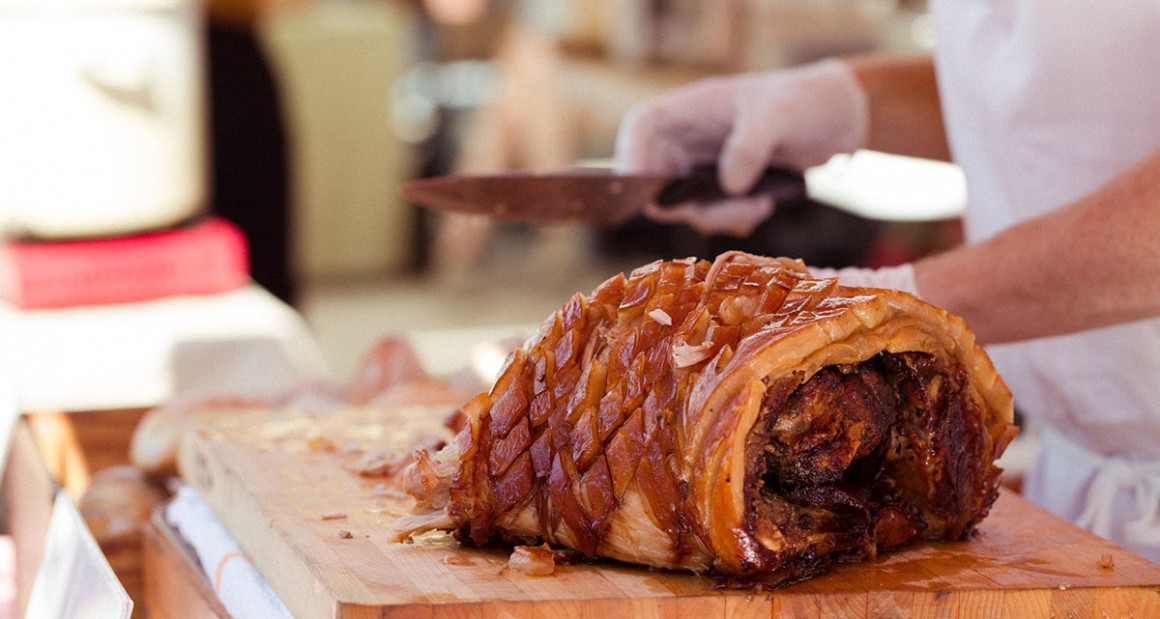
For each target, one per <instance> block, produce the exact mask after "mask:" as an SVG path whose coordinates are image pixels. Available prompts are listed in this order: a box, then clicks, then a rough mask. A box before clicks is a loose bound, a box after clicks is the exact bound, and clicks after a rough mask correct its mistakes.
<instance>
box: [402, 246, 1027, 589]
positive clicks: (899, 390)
mask: <svg viewBox="0 0 1160 619" xmlns="http://www.w3.org/2000/svg"><path fill="white" fill-rule="evenodd" d="M462 413H463V414H462V416H461V420H462V426H461V429H460V431H459V433H458V434H457V436H456V439H455V440H453V441H452V442H450V443H449V444H448V445H447V446H446V447H444V448H443V449H441V450H439V451H437V452H429V451H416V452H415V454H414V455H413V461H412V463H411V464H410V465H408V467H407V468H406V469H405V470H404V472H403V475H404V484H405V486H406V488H407V491H408V492H409V493H410V494H411V495H412V496H413V497H415V507H414V510H413V513H411V514H409V515H408V516H406V517H404V518H403V519H402V520H400V521H399V522H398V523H397V524H396V526H395V530H394V536H395V539H397V540H400V541H401V540H405V539H407V537H408V536H410V535H412V534H416V533H421V532H426V531H431V530H436V529H438V530H445V531H453V532H454V533H455V534H456V535H457V536H458V537H459V538H460V539H461V540H462V541H465V542H468V543H473V544H476V545H483V544H487V543H489V542H491V541H493V540H501V541H506V542H509V543H547V544H549V545H550V546H551V547H553V548H562V547H565V548H570V549H574V550H575V551H578V552H579V553H582V554H583V555H586V556H588V557H608V558H612V559H617V560H620V561H626V562H631V563H637V564H643V565H648V566H653V567H658V568H671V569H680V570H692V571H695V572H706V573H711V574H715V575H718V576H721V577H722V582H723V583H725V584H726V585H737V586H764V587H778V586H782V585H785V584H789V583H793V582H797V581H800V580H803V579H805V578H809V577H811V576H814V575H816V574H819V573H822V572H824V571H825V570H826V569H827V568H828V567H829V566H830V565H832V564H833V563H835V562H848V561H859V560H864V559H868V558H872V557H874V556H876V554H877V553H878V552H881V551H884V550H888V549H891V548H896V547H899V546H902V545H904V544H907V543H909V542H912V541H914V540H919V539H950V540H957V539H964V538H966V537H967V536H968V535H969V533H970V532H971V531H972V530H973V528H974V527H975V525H977V524H978V523H979V522H980V521H981V520H982V519H983V518H984V517H985V516H986V515H987V513H988V511H989V510H990V508H991V505H992V504H993V503H994V501H995V499H996V498H997V497H998V484H999V476H1000V473H1001V470H1000V469H999V468H998V467H997V466H995V464H994V461H995V460H996V459H997V458H998V457H999V456H1000V455H1001V454H1002V452H1003V450H1004V449H1005V448H1006V446H1007V445H1008V444H1009V443H1010V441H1011V440H1012V439H1013V438H1014V436H1015V434H1016V432H1017V430H1016V429H1015V427H1014V426H1013V425H1012V414H1013V407H1012V399H1011V394H1010V391H1009V390H1008V388H1007V387H1006V385H1005V384H1004V383H1003V381H1002V379H1001V378H1000V377H999V376H998V374H997V373H996V372H995V368H994V366H993V365H992V363H991V361H990V359H989V358H988V357H987V355H986V354H985V353H984V351H983V350H982V349H981V348H979V347H978V346H977V345H976V344H975V341H974V336H973V334H972V332H971V331H970V329H969V328H968V327H967V325H966V324H965V323H964V322H963V320H962V319H961V318H959V317H957V316H954V315H952V314H949V313H948V312H946V311H944V310H942V309H940V308H937V307H934V306H932V305H929V304H927V303H924V302H922V301H920V300H918V299H917V298H915V297H914V296H912V295H909V294H906V293H903V292H897V291H891V290H881V289H873V288H852V287H845V286H841V285H839V284H838V282H837V280H835V279H820V278H815V277H812V276H811V275H810V273H809V271H808V270H807V269H806V268H805V266H804V265H803V264H802V263H800V262H798V261H795V260H790V259H787V258H768V257H761V256H754V255H750V254H746V253H741V252H730V253H726V254H722V255H721V256H719V257H718V258H717V259H716V260H715V261H713V262H709V261H706V260H696V259H692V258H689V259H684V260H674V261H658V262H654V263H652V264H648V265H645V266H643V267H640V268H638V269H636V270H634V271H633V272H632V273H631V274H629V275H628V276H627V277H625V276H624V275H618V276H616V277H613V278H611V279H609V280H608V281H606V282H604V283H603V284H601V285H600V286H599V287H598V288H596V290H595V291H593V292H592V294H591V295H590V296H588V297H585V296H583V295H579V294H578V295H576V296H574V297H573V298H572V299H571V300H569V301H568V302H567V304H565V305H564V307H562V308H561V309H560V310H558V311H557V312H555V313H554V314H553V315H552V316H550V317H549V318H548V319H547V320H546V321H544V322H543V324H542V325H541V326H540V328H539V330H538V332H537V333H536V334H535V335H534V336H532V337H531V338H530V339H529V340H528V341H527V342H526V343H525V344H524V345H523V346H522V347H521V348H519V349H517V350H515V351H514V352H513V353H512V354H511V355H510V356H509V358H508V360H507V364H506V366H505V368H504V369H503V371H502V372H501V374H500V376H499V378H498V379H497V380H496V382H495V384H494V386H493V387H492V388H491V390H490V391H488V392H487V393H483V394H480V395H479V396H477V397H475V398H474V399H472V400H470V401H469V402H468V403H467V404H466V405H465V406H464V407H463V409H462Z"/></svg>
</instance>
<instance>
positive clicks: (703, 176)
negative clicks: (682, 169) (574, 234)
mask: <svg viewBox="0 0 1160 619" xmlns="http://www.w3.org/2000/svg"><path fill="white" fill-rule="evenodd" d="M401 191H402V194H403V196H404V197H405V198H407V199H408V200H410V201H412V202H414V203H416V204H420V205H422V206H425V207H428V208H433V209H437V210H443V211H454V212H460V213H473V214H478V215H486V216H489V217H494V218H496V219H502V220H506V221H514V222H521V223H533V224H541V223H551V222H560V221H576V222H585V223H591V224H596V225H600V226H617V225H620V224H623V223H624V222H626V221H628V220H629V219H631V218H632V217H633V216H634V215H636V214H638V213H639V212H640V211H641V210H643V209H644V207H645V205H646V204H649V203H654V204H657V205H659V206H662V207H665V206H673V205H676V204H682V203H685V202H704V203H709V204H711V203H713V202H714V201H718V200H721V199H723V198H725V197H727V196H726V194H725V192H724V191H723V190H722V189H721V187H720V185H719V184H718V182H717V168H716V166H713V165H703V166H697V167H695V168H693V169H691V170H690V171H689V172H688V173H686V174H682V175H677V176H673V175H663V174H624V173H618V172H614V171H611V170H606V169H594V168H577V169H570V170H562V171H553V172H541V173H535V172H512V173H504V174H493V175H451V176H438V177H431V178H424V179H416V180H412V181H408V182H406V183H403V185H402V187H401ZM762 193H764V194H769V195H770V196H771V197H773V199H774V201H775V202H785V201H790V200H799V199H802V198H804V197H805V196H806V183H805V178H804V177H803V176H802V175H801V174H800V173H798V172H793V171H790V170H785V169H780V168H770V169H768V170H766V171H765V173H764V174H763V175H762V176H761V178H760V179H759V180H758V182H757V183H756V184H755V185H754V187H753V189H752V190H750V192H749V194H748V195H757V194H762Z"/></svg>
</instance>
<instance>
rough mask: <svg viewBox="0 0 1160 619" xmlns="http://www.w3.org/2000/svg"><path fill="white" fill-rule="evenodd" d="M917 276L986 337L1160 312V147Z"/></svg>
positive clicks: (1000, 338) (1055, 330)
mask: <svg viewBox="0 0 1160 619" xmlns="http://www.w3.org/2000/svg"><path fill="white" fill-rule="evenodd" d="M915 277H916V280H917V284H918V289H919V290H920V291H921V292H922V296H923V297H924V298H925V299H927V300H928V301H930V302H932V303H934V304H936V305H941V306H943V307H945V308H947V309H948V310H950V311H952V312H955V313H957V314H960V315H962V316H963V317H964V318H966V319H967V322H968V323H969V324H970V325H971V327H972V329H973V330H974V331H975V333H976V334H977V335H978V337H979V339H980V341H981V342H985V343H998V342H1007V341H1015V340H1021V339H1029V338H1035V337H1044V336H1050V335H1060V334H1064V333H1071V332H1075V331H1081V330H1085V329H1091V328H1096V327H1102V326H1108V325H1112V324H1117V323H1121V322H1127V321H1132V320H1139V319H1143V318H1149V317H1153V316H1160V151H1157V152H1156V153H1153V154H1152V155H1151V156H1149V157H1148V158H1146V159H1145V160H1144V161H1142V162H1140V163H1139V164H1138V165H1136V166H1135V167H1133V168H1132V169H1130V170H1129V171H1127V172H1125V173H1124V174H1122V175H1121V176H1119V177H1117V178H1116V179H1115V180H1113V181H1112V182H1110V183H1108V184H1107V185H1106V186H1104V187H1103V188H1101V189H1099V190H1097V191H1096V192H1094V193H1092V194H1090V195H1089V196H1086V197H1084V198H1082V199H1080V200H1078V201H1077V202H1075V203H1073V204H1071V205H1068V206H1066V207H1063V208H1061V209H1059V210H1058V211H1055V212H1053V213H1050V214H1048V215H1045V216H1043V217H1039V218H1036V219H1033V220H1029V221H1027V222H1024V223H1022V224H1020V225H1018V226H1015V227H1013V228H1011V229H1009V230H1007V231H1005V232H1003V233H1001V234H999V235H996V236H995V237H993V238H991V239H989V240H987V241H984V242H982V243H978V244H974V245H967V246H963V247H960V248H958V249H955V250H952V251H950V252H947V253H945V254H941V255H938V256H934V257H931V258H928V259H925V260H922V261H920V262H918V263H917V264H916V265H915Z"/></svg>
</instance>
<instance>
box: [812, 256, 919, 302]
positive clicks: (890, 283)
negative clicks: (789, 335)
mask: <svg viewBox="0 0 1160 619" xmlns="http://www.w3.org/2000/svg"><path fill="white" fill-rule="evenodd" d="M810 274H811V275H813V276H814V277H836V278H838V283H839V284H842V285H843V286H854V287H859V288H886V289H888V290H901V291H903V292H909V293H910V294H912V295H914V296H916V297H919V298H921V297H922V295H920V294H919V293H918V284H916V283H915V280H914V265H913V264H911V263H909V262H908V263H906V264H900V265H898V266H894V267H883V268H879V269H865V268H860V267H845V268H842V269H829V268H818V267H810Z"/></svg>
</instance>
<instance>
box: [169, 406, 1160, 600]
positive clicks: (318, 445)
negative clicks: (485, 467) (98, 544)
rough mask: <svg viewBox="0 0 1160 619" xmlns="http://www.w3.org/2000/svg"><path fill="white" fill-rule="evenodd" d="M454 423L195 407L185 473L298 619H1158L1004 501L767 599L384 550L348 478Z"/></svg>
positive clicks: (1065, 539)
mask: <svg viewBox="0 0 1160 619" xmlns="http://www.w3.org/2000/svg"><path fill="white" fill-rule="evenodd" d="M448 412H450V411H447V410H444V409H424V408H422V407H411V408H409V409H407V410H402V411H390V412H389V413H388V412H384V411H375V410H368V409H353V408H352V409H346V410H341V411H334V412H327V413H305V412H293V411H284V410H270V409H260V408H257V409H244V410H230V411H227V412H224V413H223V412H212V411H206V412H202V413H199V414H197V415H195V416H194V417H193V418H192V419H191V425H192V427H191V431H189V432H187V433H186V436H185V440H184V441H183V444H182V447H181V453H180V458H179V461H180V466H181V470H182V475H183V477H184V479H185V480H186V481H187V482H188V483H189V484H191V485H192V486H193V487H194V488H195V489H196V490H197V491H198V492H199V493H200V494H201V495H202V497H203V498H204V499H205V500H206V501H207V502H208V503H209V504H210V506H211V507H212V508H213V510H214V512H215V513H216V514H217V516H218V517H219V518H220V519H221V520H222V522H223V523H224V524H225V526H226V527H227V528H228V529H229V530H230V532H231V533H232V534H233V535H234V536H235V537H236V538H237V540H238V543H239V544H240V545H241V547H242V548H243V549H244V550H245V552H246V553H247V554H248V555H249V557H250V559H251V560H252V561H253V563H254V564H255V565H256V566H257V567H258V568H259V569H260V570H261V571H262V573H263V574H264V575H265V576H266V578H267V580H269V582H270V584H271V585H272V586H273V588H274V590H275V591H276V592H278V594H279V595H280V596H281V597H282V599H283V600H284V601H285V603H286V605H287V606H288V607H289V608H290V609H291V610H292V611H293V612H294V614H295V616H296V617H301V618H304V619H309V618H322V617H359V618H362V617H424V618H427V617H430V618H436V617H438V618H444V617H495V616H507V617H532V616H550V617H590V616H599V617H662V616H663V617H673V616H676V617H710V616H712V617H795V618H796V617H818V618H821V617H826V618H831V617H833V618H839V619H846V618H863V617H866V618H870V617H875V618H877V617H913V618H926V617H971V618H974V617H996V618H1002V617H1010V618H1012V619H1021V618H1025V617H1028V618H1030V617H1074V618H1086V617H1092V618H1100V619H1102V618H1104V617H1113V618H1116V617H1139V618H1143V617H1160V566H1157V565H1155V564H1152V563H1150V562H1148V561H1145V560H1144V559H1142V558H1140V557H1138V556H1136V555H1134V554H1132V553H1130V552H1128V551H1126V550H1124V549H1122V548H1119V547H1117V546H1114V545H1112V544H1110V543H1108V542H1106V541H1104V540H1102V539H1100V538H1097V537H1095V536H1093V535H1090V534H1088V533H1086V532H1084V531H1081V530H1080V529H1078V528H1076V527H1074V526H1072V525H1071V524H1069V523H1067V522H1065V521H1063V520H1061V519H1059V518H1056V517H1054V516H1052V515H1050V514H1048V513H1047V512H1045V511H1043V510H1042V509H1039V508H1038V507H1035V506H1033V505H1031V504H1030V503H1028V502H1027V501H1025V500H1024V499H1022V498H1020V497H1019V496H1018V495H1016V494H1014V493H1012V492H1009V491H1004V493H1003V495H1002V496H1001V497H1000V499H999V501H998V502H997V503H996V505H995V507H994V509H993V511H992V513H991V515H990V516H989V517H988V518H987V520H985V521H984V522H983V523H982V524H981V525H980V527H979V528H978V530H977V532H976V534H975V535H974V536H973V537H972V538H971V539H970V540H968V541H964V542H938V543H921V544H917V545H914V546H910V547H907V548H905V549H903V550H900V551H896V552H892V553H889V554H885V555H883V556H880V557H878V558H877V559H876V560H873V561H868V562H865V563H859V564H847V565H841V566H838V567H836V568H835V569H833V570H832V571H831V572H830V573H828V574H825V575H823V576H821V577H818V578H815V579H813V580H810V581H807V582H803V583H800V584H797V585H793V586H790V587H788V588H785V589H782V590H779V591H775V592H761V591H758V592H744V591H740V592H739V591H721V590H718V589H715V588H714V580H713V579H712V578H710V577H707V576H701V575H696V574H689V573H680V572H668V571H661V570H652V569H647V568H642V567H636V566H631V565H625V564H620V563H616V562H612V561H597V562H595V563H589V564H579V565H560V566H557V568H556V571H555V573H554V574H553V575H551V576H546V577H530V576H524V575H521V574H519V573H516V572H514V571H512V570H510V569H508V565H507V560H508V556H509V553H510V550H509V549H505V548H490V549H484V550H481V549H476V548H468V547H460V546H458V545H456V544H455V543H454V541H453V540H451V539H450V538H447V537H445V536H444V537H439V536H436V537H435V538H433V539H427V540H423V541H421V542H417V543H406V544H397V543H391V542H390V541H388V537H387V534H388V530H389V529H390V527H391V524H392V523H393V522H394V520H395V519H396V518H397V517H398V516H399V515H400V514H402V513H404V512H405V511H406V509H407V506H408V503H407V501H406V500H405V499H404V498H403V496H402V495H401V493H399V491H398V489H397V488H396V487H395V486H394V484H393V483H392V482H391V481H390V480H389V479H386V478H383V477H373V476H372V477H366V476H360V475H359V474H358V473H357V472H356V471H357V470H358V469H359V468H360V466H362V465H363V464H365V463H366V462H368V461H369V460H373V458H374V456H376V455H389V454H390V453H401V452H402V451H404V448H405V446H406V444H407V443H408V442H409V441H410V440H412V439H413V435H414V434H416V433H423V432H424V430H422V429H419V430H416V429H415V428H416V427H420V428H421V427H423V426H424V425H426V426H427V427H431V428H437V427H438V424H439V422H441V421H442V419H443V417H444V416H445V415H446V413H448ZM417 419H425V420H427V421H426V424H424V423H420V424H418V425H416V424H415V423H414V421H415V420H417ZM401 428H408V430H407V431H402V430H400V429H401ZM384 450H385V451H384ZM1109 559H1110V560H1111V563H1112V564H1111V565H1108V561H1109Z"/></svg>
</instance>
